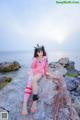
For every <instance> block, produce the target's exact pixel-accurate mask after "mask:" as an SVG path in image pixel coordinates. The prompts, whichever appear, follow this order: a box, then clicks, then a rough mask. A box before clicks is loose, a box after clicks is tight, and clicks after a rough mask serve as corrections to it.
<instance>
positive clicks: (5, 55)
mask: <svg viewBox="0 0 80 120" xmlns="http://www.w3.org/2000/svg"><path fill="white" fill-rule="evenodd" d="M47 57H48V62H52V61H54V62H55V61H58V60H59V59H60V58H62V57H68V58H69V59H70V60H72V61H74V62H75V67H76V69H78V70H80V53H79V52H76V51H75V52H73V51H48V52H47ZM32 59H33V52H31V51H16V52H0V63H1V62H5V61H8V62H10V61H18V62H19V63H20V64H21V65H22V67H25V68H29V67H30V65H31V62H32Z"/></svg>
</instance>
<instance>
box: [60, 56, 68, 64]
mask: <svg viewBox="0 0 80 120" xmlns="http://www.w3.org/2000/svg"><path fill="white" fill-rule="evenodd" d="M58 63H60V64H61V65H62V66H66V65H67V64H68V63H69V58H67V57H65V58H61V59H59V61H58Z"/></svg>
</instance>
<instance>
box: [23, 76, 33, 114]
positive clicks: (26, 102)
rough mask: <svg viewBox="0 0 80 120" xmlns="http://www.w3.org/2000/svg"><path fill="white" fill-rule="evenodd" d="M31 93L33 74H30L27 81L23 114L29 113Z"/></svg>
mask: <svg viewBox="0 0 80 120" xmlns="http://www.w3.org/2000/svg"><path fill="white" fill-rule="evenodd" d="M31 94H32V75H29V78H28V81H27V86H26V88H25V90H24V101H23V107H22V114H23V115H26V114H28V111H27V104H28V100H29V98H30V95H31Z"/></svg>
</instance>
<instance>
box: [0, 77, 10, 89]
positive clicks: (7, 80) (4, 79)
mask: <svg viewBox="0 0 80 120" xmlns="http://www.w3.org/2000/svg"><path fill="white" fill-rule="evenodd" d="M11 80H12V78H11V77H5V76H4V77H0V90H1V89H2V88H3V87H4V86H6V85H7V84H8V83H10V82H11Z"/></svg>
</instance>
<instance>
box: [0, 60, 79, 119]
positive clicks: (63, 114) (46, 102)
mask: <svg viewBox="0 0 80 120" xmlns="http://www.w3.org/2000/svg"><path fill="white" fill-rule="evenodd" d="M68 62H69V61H68ZM57 63H58V62H57ZM55 64H56V63H55ZM50 65H51V64H50ZM50 65H49V68H50ZM52 66H54V65H53V64H52ZM57 66H58V67H55V68H54V69H53V67H52V68H51V69H50V71H52V73H53V72H54V71H58V74H59V73H60V75H65V74H66V72H67V71H68V70H67V68H65V66H63V64H62V65H61V64H60V66H59V63H58V64H57ZM60 69H64V70H65V71H66V72H62V73H61V71H60ZM64 70H63V71H64ZM59 71H60V72H59ZM27 79H28V75H27V74H26V69H25V70H23V69H22V70H20V71H19V72H18V73H17V76H15V77H14V80H13V81H12V82H11V83H10V84H9V85H7V86H6V87H5V88H4V89H2V90H1V91H0V109H1V110H4V109H5V110H6V111H8V112H9V120H54V115H55V110H54V108H55V107H54V106H55V104H54V103H55V102H54V101H55V96H56V95H57V94H58V92H57V91H56V84H55V83H54V82H53V81H50V80H46V78H45V77H43V78H42V79H41V80H40V81H39V91H38V92H39V100H38V105H37V112H36V113H35V114H32V113H31V110H30V108H31V104H32V96H31V97H30V101H29V105H28V111H29V115H28V116H22V115H21V110H22V103H23V95H24V89H25V87H26V83H27ZM66 86H67V88H66ZM79 86H80V78H79V77H75V78H72V77H70V76H68V75H66V76H65V81H64V88H65V91H64V93H63V94H62V95H61V96H62V97H66V96H70V97H71V99H69V101H68V102H67V103H65V104H64V106H63V107H61V108H60V110H59V115H58V117H59V118H58V120H69V117H70V111H72V112H73V113H74V114H73V118H74V119H71V120H79V119H80V118H79V117H78V114H79V115H80V89H79ZM67 89H68V90H67ZM70 97H69V98H70ZM71 101H72V103H71ZM76 111H77V112H78V114H77V112H76Z"/></svg>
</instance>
